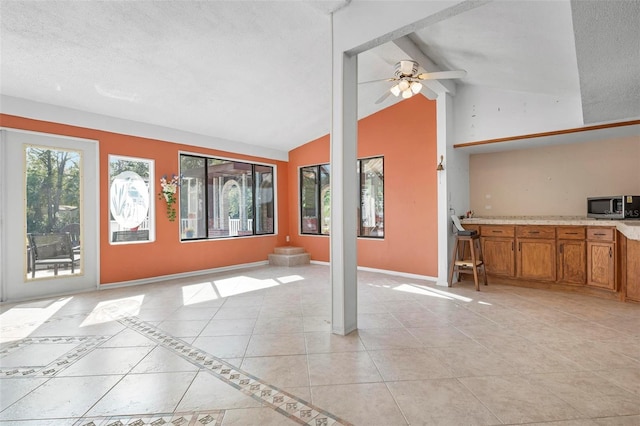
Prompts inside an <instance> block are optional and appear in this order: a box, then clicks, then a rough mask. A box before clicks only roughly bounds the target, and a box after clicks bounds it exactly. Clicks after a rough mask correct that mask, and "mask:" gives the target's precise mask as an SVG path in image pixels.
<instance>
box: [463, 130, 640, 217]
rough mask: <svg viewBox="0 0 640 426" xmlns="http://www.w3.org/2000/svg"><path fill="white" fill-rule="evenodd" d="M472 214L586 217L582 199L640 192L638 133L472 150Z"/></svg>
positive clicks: (639, 141) (470, 178) (483, 215)
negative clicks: (510, 148)
mask: <svg viewBox="0 0 640 426" xmlns="http://www.w3.org/2000/svg"><path fill="white" fill-rule="evenodd" d="M469 180H470V186H471V197H470V198H471V208H472V209H473V210H474V212H475V214H476V216H479V217H487V216H586V214H587V212H586V198H587V197H590V196H602V195H640V137H638V136H635V137H634V136H631V137H626V138H618V139H608V140H600V141H593V142H581V143H574V144H568V145H558V146H546V147H540V148H533V149H522V150H515V151H505V152H495V153H490V154H474V155H471V160H470V176H469Z"/></svg>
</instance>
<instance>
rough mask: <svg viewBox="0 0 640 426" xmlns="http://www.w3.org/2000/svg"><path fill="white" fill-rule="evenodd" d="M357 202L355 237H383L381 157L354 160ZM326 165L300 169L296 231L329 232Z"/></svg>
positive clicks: (328, 171)
mask: <svg viewBox="0 0 640 426" xmlns="http://www.w3.org/2000/svg"><path fill="white" fill-rule="evenodd" d="M357 170H358V177H359V182H360V191H359V194H360V203H359V207H358V222H359V227H358V236H359V237H372V238H382V237H384V157H373V158H365V159H361V160H358V167H357ZM330 177H331V173H330V166H329V165H328V164H320V165H314V166H306V167H301V168H300V232H301V233H302V234H307V235H329V229H330V227H331V190H330Z"/></svg>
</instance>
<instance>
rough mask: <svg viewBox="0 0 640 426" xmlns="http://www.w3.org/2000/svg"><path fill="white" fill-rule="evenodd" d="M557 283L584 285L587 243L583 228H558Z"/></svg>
mask: <svg viewBox="0 0 640 426" xmlns="http://www.w3.org/2000/svg"><path fill="white" fill-rule="evenodd" d="M556 234H557V238H558V244H557V246H558V277H557V278H558V282H559V283H563V284H575V285H584V284H585V282H586V278H587V243H586V241H585V238H586V228H585V227H584V226H571V227H558V228H556Z"/></svg>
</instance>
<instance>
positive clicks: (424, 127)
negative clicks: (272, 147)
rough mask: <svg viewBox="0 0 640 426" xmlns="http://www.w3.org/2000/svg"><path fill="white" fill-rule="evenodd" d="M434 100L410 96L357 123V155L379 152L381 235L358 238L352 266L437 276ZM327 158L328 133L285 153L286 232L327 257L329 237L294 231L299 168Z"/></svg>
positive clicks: (315, 256) (313, 255)
mask: <svg viewBox="0 0 640 426" xmlns="http://www.w3.org/2000/svg"><path fill="white" fill-rule="evenodd" d="M436 137H437V135H436V103H435V101H430V100H428V99H426V98H425V97H423V96H414V97H413V98H411V99H407V100H405V101H402V102H400V103H398V104H396V105H394V106H391V107H389V108H386V109H384V110H382V111H380V112H378V113H376V114H373V115H370V116H368V117H366V118H364V119H362V120H360V121H359V122H358V157H359V158H364V157H372V156H378V155H383V156H384V181H385V187H384V191H385V192H384V197H385V205H384V216H385V225H384V228H385V237H384V239H369V238H359V239H358V245H357V247H358V265H359V266H365V267H370V268H376V269H384V270H390V271H399V272H405V273H412V274H419V275H427V276H434V277H435V276H438V229H437V221H438V220H437V214H438V213H437V204H438V201H437V174H436V173H437V172H436V165H437V158H436V154H437V149H436ZM328 162H329V135H326V136H324V137H322V138H319V139H316V140H314V141H311V142H309V143H307V144H305V145H302V146H300V147H298V148H296V149H294V150H292V151H290V152H289V179H288V181H289V199H290V203H289V217H290V218H291V220H290V227H289V235H290V236H291V244H292V245H296V246H301V247H304V248H305V249H306V250H307V251H308V252H309V253H310V254H311V259H312V260H318V261H325V262H328V261H329V256H330V255H329V237H327V236H308V235H301V234H300V205H299V168H300V167H301V166H308V165H313V164H322V163H328Z"/></svg>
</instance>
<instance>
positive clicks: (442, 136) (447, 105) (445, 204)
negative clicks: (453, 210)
mask: <svg viewBox="0 0 640 426" xmlns="http://www.w3.org/2000/svg"><path fill="white" fill-rule="evenodd" d="M451 103H452V99H451V95H449V94H448V93H442V94H440V95H438V99H437V100H436V120H437V121H436V122H437V142H436V145H437V158H436V159H435V160H436V162H435V163H433V165H432V164H431V163H427V164H428V166H427V167H432V166H433V167H434V168H435V167H437V164H438V163H437V162H439V161H440V156H441V155H442V156H444V161H443V165H444V170H442V171H440V172H436V173H438V282H437V284H438V285H440V286H448V278H449V277H448V271H449V267H448V266H449V233H450V231H449V228H450V226H449V223H450V219H449V215H450V214H449V205H450V203H449V199H450V195H449V185H448V183H447V180H448V177H447V176H448V173H449V171H450V167H451V166H452V163H453V162H451V163H450V162H449V159H450V157H449V155H447V145H448V144H447V138H448V137H450V135H451V127H452V126H451V117H452V115H451Z"/></svg>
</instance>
